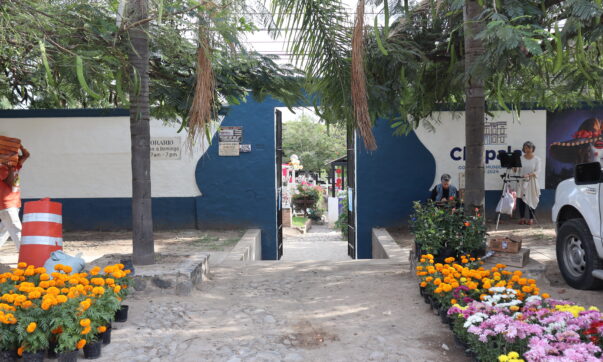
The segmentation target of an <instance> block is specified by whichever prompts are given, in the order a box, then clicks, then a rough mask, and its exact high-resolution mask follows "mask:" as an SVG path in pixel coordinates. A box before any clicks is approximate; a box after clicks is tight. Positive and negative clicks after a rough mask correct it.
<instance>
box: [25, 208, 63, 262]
mask: <svg viewBox="0 0 603 362" xmlns="http://www.w3.org/2000/svg"><path fill="white" fill-rule="evenodd" d="M56 250H63V216H62V205H61V203H59V202H53V201H50V199H49V198H45V199H41V200H39V201H29V202H26V203H25V207H24V209H23V230H22V235H21V247H20V248H19V262H25V263H27V264H28V265H34V266H36V267H41V266H44V263H45V262H46V260H47V259H48V258H49V257H50V253H52V252H53V251H56ZM51 271H52V270H49V271H48V272H51Z"/></svg>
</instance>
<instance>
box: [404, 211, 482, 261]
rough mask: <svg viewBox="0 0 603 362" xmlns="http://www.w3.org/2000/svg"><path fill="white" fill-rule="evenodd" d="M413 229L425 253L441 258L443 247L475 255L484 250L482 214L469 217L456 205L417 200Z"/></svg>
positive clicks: (412, 222) (412, 220)
mask: <svg viewBox="0 0 603 362" xmlns="http://www.w3.org/2000/svg"><path fill="white" fill-rule="evenodd" d="M413 208H414V213H413V214H412V215H411V219H410V226H411V229H412V233H413V234H414V236H415V241H416V242H417V244H418V245H419V246H420V247H421V250H422V252H423V253H429V254H434V255H438V253H439V252H440V251H441V250H442V249H444V248H452V249H454V250H455V251H456V252H458V253H472V252H473V251H475V250H479V249H482V248H484V246H485V244H484V241H485V236H486V226H485V222H484V218H483V216H481V214H479V213H478V214H477V215H469V214H468V213H466V212H465V210H464V209H462V208H455V207H454V203H450V204H445V205H440V206H438V205H436V203H434V202H432V201H431V200H430V201H428V202H427V203H425V204H424V203H421V202H419V201H415V202H414V203H413Z"/></svg>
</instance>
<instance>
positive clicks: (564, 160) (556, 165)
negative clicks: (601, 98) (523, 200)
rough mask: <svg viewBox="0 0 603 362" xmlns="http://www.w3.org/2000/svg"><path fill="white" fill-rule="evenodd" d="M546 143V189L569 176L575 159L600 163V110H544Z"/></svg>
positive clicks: (602, 125)
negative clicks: (546, 112) (545, 113)
mask: <svg viewBox="0 0 603 362" xmlns="http://www.w3.org/2000/svg"><path fill="white" fill-rule="evenodd" d="M547 145H548V149H547V156H548V160H549V161H548V162H547V166H546V188H547V189H555V188H556V187H557V185H558V184H559V182H561V181H563V180H565V179H568V178H570V177H572V176H573V172H574V166H575V165H576V164H578V163H585V162H594V161H599V162H601V163H602V164H603V110H601V109H599V110H596V109H595V110H573V111H564V112H554V113H553V112H551V113H548V114H547Z"/></svg>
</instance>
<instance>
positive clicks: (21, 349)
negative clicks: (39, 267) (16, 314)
mask: <svg viewBox="0 0 603 362" xmlns="http://www.w3.org/2000/svg"><path fill="white" fill-rule="evenodd" d="M19 264H21V263H19ZM23 264H25V263H23ZM24 350H25V347H23V346H21V347H19V348H17V354H18V355H19V357H21V356H23V351H24Z"/></svg>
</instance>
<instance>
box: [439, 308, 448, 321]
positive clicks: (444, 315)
mask: <svg viewBox="0 0 603 362" xmlns="http://www.w3.org/2000/svg"><path fill="white" fill-rule="evenodd" d="M440 319H441V320H442V323H444V324H450V318H448V310H447V309H446V308H444V307H440Z"/></svg>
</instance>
